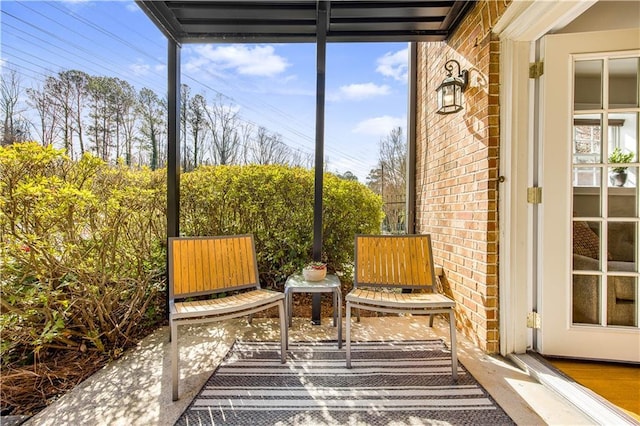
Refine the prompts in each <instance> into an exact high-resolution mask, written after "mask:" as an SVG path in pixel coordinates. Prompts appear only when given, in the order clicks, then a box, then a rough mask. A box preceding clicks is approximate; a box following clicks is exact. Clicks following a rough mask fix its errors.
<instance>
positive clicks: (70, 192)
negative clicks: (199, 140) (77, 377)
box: [0, 143, 166, 365]
mask: <svg viewBox="0 0 640 426" xmlns="http://www.w3.org/2000/svg"><path fill="white" fill-rule="evenodd" d="M165 200H166V186H165V183H164V177H163V175H162V174H159V173H156V172H151V171H149V170H141V171H131V170H129V169H127V168H125V167H120V166H118V167H114V168H110V167H108V166H107V165H106V164H105V163H103V162H102V161H101V160H99V159H97V158H95V157H93V156H90V155H85V156H83V157H82V158H81V159H80V160H79V161H72V160H70V159H69V158H67V157H66V156H65V155H63V153H62V151H59V150H55V149H53V148H51V147H41V146H39V145H37V144H35V143H25V144H15V145H12V146H9V147H2V148H0V241H1V243H2V245H1V253H0V259H1V265H0V277H1V278H0V279H1V282H2V287H1V290H0V300H1V307H2V309H1V311H0V331H1V332H2V336H3V338H2V347H1V355H2V364H3V365H7V364H9V363H11V362H15V361H17V362H26V363H28V362H29V360H33V359H37V357H39V356H41V353H42V351H44V350H46V349H62V350H73V351H81V352H85V351H97V352H99V353H103V354H106V355H108V356H111V357H117V356H118V355H119V354H120V353H121V352H122V350H123V348H125V347H126V346H127V344H130V343H131V342H132V339H133V338H134V337H138V336H137V335H139V333H140V327H143V326H144V323H145V321H147V322H148V321H151V322H153V321H156V320H157V316H158V315H161V314H162V313H161V312H158V309H157V306H156V305H157V299H158V297H157V295H158V294H161V292H162V291H163V288H162V285H163V273H164V262H165V254H164V248H163V247H162V244H161V242H162V241H164V239H165V235H166V231H165V216H164V209H165ZM154 304H156V305H154Z"/></svg>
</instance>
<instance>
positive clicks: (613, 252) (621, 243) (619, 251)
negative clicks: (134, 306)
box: [607, 222, 638, 272]
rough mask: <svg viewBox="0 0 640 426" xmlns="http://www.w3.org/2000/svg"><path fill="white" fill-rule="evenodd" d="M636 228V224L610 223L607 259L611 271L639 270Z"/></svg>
mask: <svg viewBox="0 0 640 426" xmlns="http://www.w3.org/2000/svg"><path fill="white" fill-rule="evenodd" d="M636 228H637V223H635V222H609V224H608V232H607V234H608V235H607V258H608V260H609V263H608V266H609V270H610V271H626V272H635V271H637V270H638V268H637V265H636V262H637V259H636V256H637V254H638V241H636V235H637V234H636Z"/></svg>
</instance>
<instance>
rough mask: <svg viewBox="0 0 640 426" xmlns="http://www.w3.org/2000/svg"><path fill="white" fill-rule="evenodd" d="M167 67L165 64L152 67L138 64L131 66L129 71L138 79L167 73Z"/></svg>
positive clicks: (142, 63)
mask: <svg viewBox="0 0 640 426" xmlns="http://www.w3.org/2000/svg"><path fill="white" fill-rule="evenodd" d="M166 69H167V66H166V65H165V64H156V65H150V64H147V63H145V62H137V63H135V64H131V65H129V70H130V71H131V72H132V73H133V75H135V76H138V77H145V76H148V75H153V74H155V75H157V74H162V73H164V72H166Z"/></svg>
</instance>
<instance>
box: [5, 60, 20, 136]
mask: <svg viewBox="0 0 640 426" xmlns="http://www.w3.org/2000/svg"><path fill="white" fill-rule="evenodd" d="M20 91H21V89H20V78H19V77H18V73H17V72H16V71H15V70H9V71H8V72H6V73H3V74H2V82H1V83H0V109H1V110H2V119H3V120H2V145H10V144H12V143H14V142H16V140H18V139H20V134H21V133H22V132H23V130H21V129H19V126H18V125H17V124H18V123H17V122H18V119H17V116H16V115H17V112H16V106H17V105H18V99H19V98H20Z"/></svg>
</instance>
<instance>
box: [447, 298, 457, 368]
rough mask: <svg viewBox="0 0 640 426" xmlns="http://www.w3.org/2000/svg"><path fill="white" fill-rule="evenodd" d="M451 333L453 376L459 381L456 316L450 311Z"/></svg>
mask: <svg viewBox="0 0 640 426" xmlns="http://www.w3.org/2000/svg"><path fill="white" fill-rule="evenodd" d="M449 332H450V333H451V375H452V376H453V380H458V348H457V345H456V314H455V312H454V311H453V309H451V310H450V311H449Z"/></svg>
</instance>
